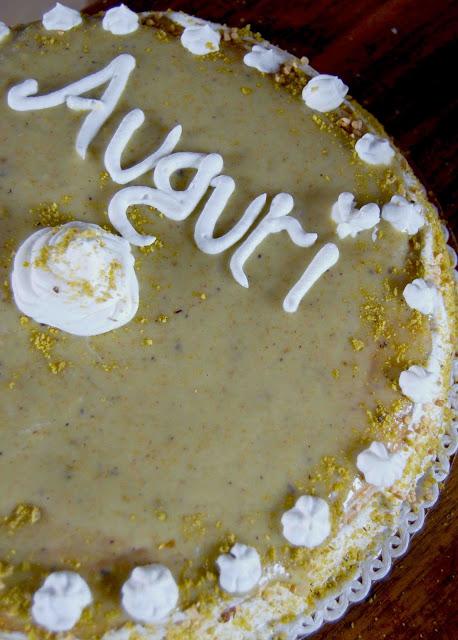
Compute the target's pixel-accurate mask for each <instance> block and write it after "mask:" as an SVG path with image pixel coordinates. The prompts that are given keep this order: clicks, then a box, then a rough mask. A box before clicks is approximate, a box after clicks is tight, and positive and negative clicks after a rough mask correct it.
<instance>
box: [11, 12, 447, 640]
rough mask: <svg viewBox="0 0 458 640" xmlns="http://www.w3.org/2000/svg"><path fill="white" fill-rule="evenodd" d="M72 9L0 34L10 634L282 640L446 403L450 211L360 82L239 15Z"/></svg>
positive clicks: (394, 495)
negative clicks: (361, 97) (281, 43)
mask: <svg viewBox="0 0 458 640" xmlns="http://www.w3.org/2000/svg"><path fill="white" fill-rule="evenodd" d="M78 18H79V16H75V15H74V12H73V13H71V14H68V13H66V10H65V8H63V7H59V6H58V7H57V8H56V9H55V10H54V13H53V14H52V15H50V16H48V18H47V19H46V20H44V22H43V23H42V22H39V23H35V24H31V25H29V26H27V27H24V28H22V27H20V28H16V29H12V30H11V32H8V33H7V32H5V35H4V37H3V40H2V42H1V44H0V65H1V68H2V74H1V77H0V95H1V97H2V99H1V100H0V122H1V123H2V124H1V131H0V145H1V150H2V151H1V154H0V163H1V165H0V241H1V247H0V268H1V270H2V274H1V275H2V278H1V281H2V284H3V289H2V304H1V308H0V314H1V322H0V347H1V359H0V384H1V404H0V429H1V438H0V486H1V487H2V489H3V490H2V492H1V495H0V630H3V632H4V633H5V634H6V635H5V636H4V637H8V635H7V632H13V631H19V632H24V633H25V634H26V636H27V635H28V637H30V638H40V637H49V634H51V636H52V633H53V632H59V631H69V630H70V629H71V631H70V634H71V637H77V638H87V639H92V638H98V637H102V636H103V635H104V634H105V633H106V632H108V631H113V630H116V629H119V632H117V633H118V634H119V638H131V640H134V638H138V637H150V638H154V639H156V638H166V639H167V640H178V639H186V640H196V639H199V640H201V639H204V638H218V639H224V638H227V639H231V640H232V639H248V638H253V639H254V638H259V639H261V638H265V639H267V638H273V637H282V636H281V633H283V634H284V637H287V635H288V632H287V631H285V630H284V628H283V627H284V625H286V623H288V622H291V621H292V620H293V619H294V618H295V616H296V615H298V614H300V613H303V612H306V611H312V610H313V608H314V606H315V604H316V602H317V601H318V600H319V598H320V597H322V596H323V595H324V594H325V593H327V592H330V591H332V590H333V589H336V588H337V587H338V586H339V584H341V583H342V581H343V580H345V579H346V578H348V577H349V576H351V575H352V572H354V571H355V570H356V567H357V566H358V565H359V563H360V562H361V561H362V560H363V559H364V558H366V557H367V556H368V554H369V553H372V552H374V551H375V550H376V549H377V544H378V542H379V540H380V539H381V536H382V535H383V533H384V532H385V531H387V530H389V529H390V528H391V527H393V526H394V524H395V521H396V517H397V514H398V512H399V509H400V506H401V504H402V502H403V501H404V500H407V499H410V500H414V487H415V482H416V479H417V477H418V476H419V475H421V474H422V473H423V472H424V471H425V470H426V469H427V466H428V461H429V460H430V459H431V458H432V456H433V455H434V452H435V451H436V449H437V446H438V441H439V438H440V436H441V435H442V433H443V432H444V429H445V425H446V423H447V420H448V419H450V415H449V414H450V412H449V410H448V409H447V396H448V386H449V380H450V372H451V363H452V357H453V352H454V340H455V333H454V332H455V324H454V314H455V289H454V279H453V272H452V264H451V260H450V257H449V253H448V251H447V248H446V245H445V242H444V239H443V236H442V233H441V229H440V225H439V220H438V217H437V213H436V212H435V210H434V208H433V207H432V206H431V205H430V204H429V203H428V202H427V201H426V200H425V197H424V194H423V191H422V188H421V187H420V185H419V184H418V183H417V181H416V180H415V178H414V177H413V176H412V174H411V173H410V169H409V167H408V166H407V164H406V162H405V160H404V159H403V158H402V156H400V154H399V153H398V152H397V151H396V150H395V149H394V147H393V145H392V143H391V142H389V141H388V140H387V138H386V134H385V133H384V131H383V130H382V128H381V127H380V125H379V124H378V123H377V122H375V121H374V120H373V119H372V118H371V117H370V116H369V115H368V114H367V113H365V112H363V110H362V109H361V108H360V107H359V106H358V105H357V104H355V103H354V102H353V101H352V100H351V99H348V97H347V98H346V97H345V96H346V93H347V90H348V88H347V87H346V85H344V84H343V82H342V81H340V80H339V79H336V78H333V76H317V75H316V72H314V71H313V69H311V68H310V67H309V66H308V64H307V62H306V61H304V60H302V61H298V60H296V59H295V58H293V57H292V56H290V55H289V54H286V53H285V52H282V51H279V50H277V49H274V48H269V47H268V45H267V43H265V42H264V41H263V40H262V39H261V37H260V36H259V35H258V34H253V33H252V32H251V31H249V29H242V30H236V29H229V28H226V27H221V26H216V25H209V24H207V23H204V22H203V21H199V20H193V19H190V18H188V17H186V16H184V15H183V14H178V15H177V14H172V13H169V14H148V15H142V16H140V17H138V16H136V15H135V14H133V13H132V12H130V11H129V10H127V9H126V8H125V7H124V8H121V9H116V10H112V12H108V13H107V14H106V15H105V17H104V18H103V16H101V17H95V18H87V17H84V18H83V20H82V21H81V22H80V21H79V20H78ZM46 25H47V26H46ZM62 25H64V26H62ZM66 25H68V26H66ZM119 57H120V60H121V62H120V63H119V65H118V62H113V61H116V60H118V59H119ZM109 65H112V66H109ZM113 65H114V66H113ZM116 65H118V66H119V68H118V66H116ZM126 65H127V66H126ZM107 67H108V68H109V69H108V71H107V72H106V77H105V76H104V77H103V80H101V81H100V82H99V84H94V85H93V86H91V87H90V90H89V91H88V89H87V85H84V86H86V88H85V89H84V86H83V89H84V90H83V89H81V86H82V85H79V84H78V83H79V82H80V81H81V80H82V79H87V78H91V77H92V76H93V74H96V73H98V72H101V71H102V70H104V69H107ZM111 69H115V70H114V71H113V72H111V71H110V70H111ZM123 74H124V75H123ZM97 77H99V76H97ZM312 77H313V78H314V80H313V83H310V79H311V78H312ZM32 78H33V79H34V80H36V83H37V85H36V87H35V88H36V91H35V90H34V91H28V92H26V91H25V89H24V90H23V89H21V88H19V89H17V87H21V86H22V87H24V86H26V85H22V84H21V83H24V81H25V80H29V79H32ZM30 86H31V85H29V87H30ZM69 86H71V87H73V89H70V90H68V91H67V93H65V92H63V93H61V94H59V95H60V96H61V98H59V99H57V98H56V99H55V100H54V102H53V99H51V98H49V99H47V100H48V103H49V104H45V105H44V107H43V106H41V107H38V106H33V105H37V104H38V103H37V102H33V101H34V100H36V99H35V98H34V97H33V96H32V94H34V95H37V96H44V95H48V94H49V95H51V94H52V95H56V94H55V92H57V91H60V90H61V89H62V88H64V87H69ZM107 87H108V88H107ZM307 87H308V88H307ZM21 91H22V93H21ZM104 92H105V93H104ZM116 92H117V93H116ZM102 94H103V95H102ZM30 96H32V97H30ZM37 100H38V98H37ZM40 100H41V98H40ZM59 100H60V101H59ZM27 101H32V102H27ZM40 104H41V103H40ZM21 105H22V106H21ZM24 105H25V106H24ZM139 110H141V111H142V112H143V116H142V114H141V113H139ZM132 112H134V113H133V115H129V114H132ZM126 117H128V120H126V121H123V118H126ZM122 121H123V122H124V126H127V127H128V126H129V123H134V124H135V126H134V127H133V128H132V129H131V130H130V135H128V136H127V137H125V138H123V137H122V135H121V134H122V130H120V129H119V127H120V123H121V122H122ZM94 123H95V124H94ZM120 140H123V142H122V144H121V143H120ZM119 144H121V146H120V147H119V146H117V145H119ZM355 144H357V148H356V149H355ZM161 145H162V146H161ZM116 149H117V151H116ZM155 152H157V153H156V154H155V155H153V156H152V155H151V154H154V153H155ZM116 153H118V155H119V157H118V161H119V166H117V160H116V157H115V154H116ZM179 153H180V154H181V155H179V156H178V155H173V154H179ZM197 154H201V155H199V156H198V155H197ZM121 156H122V161H121ZM150 156H151V157H150ZM146 158H150V159H149V160H148V161H145V162H143V161H144V159H146ZM142 162H143V164H142V165H141V167H140V169H139V171H134V172H133V173H134V175H132V172H130V174H128V175H127V177H126V172H125V171H123V170H125V169H127V168H129V167H132V166H136V165H137V164H138V163H142ZM205 163H207V165H208V168H207V169H205V167H204V164H205ZM204 169H205V170H207V172H211V171H213V174H212V176H213V177H211V176H210V177H208V181H207V183H205V179H206V178H205V177H203V176H204ZM221 174H224V176H226V178H224V179H223V180H222V179H221V178H220V177H218V176H220V175H221ZM209 175H210V174H209ZM124 178H125V179H124ZM231 179H232V182H231ZM199 180H200V182H199ZM211 180H213V181H211ZM167 181H169V182H167ZM218 181H219V182H218ZM218 184H219V185H220V187H218ZM164 185H165V186H164ZM189 185H191V186H189ZM199 185H200V186H199ZM202 185H203V187H202ZM200 187H202V195H201V197H197V195H196V194H197V193H198V192H199V191H198V190H199V188H200ZM218 188H219V189H221V193H223V190H224V189H226V188H227V189H228V191H227V192H225V191H224V193H226V195H227V198H226V199H224V197H223V199H222V200H217V197H216V195H217V190H218ZM178 192H180V193H178ZM229 192H230V194H231V195H230V198H229ZM120 193H121V195H119V194H120ZM212 194H215V197H213V195H212ZM279 194H283V195H281V196H279ZM285 194H288V195H285ZM193 197H195V199H196V202H195V206H193V207H192V210H191V209H190V210H189V211H188V210H187V209H186V206H188V205H189V207H190V204H189V203H190V202H192V198H193ZM212 197H213V200H211V198H212ZM218 197H219V196H218ZM275 198H277V199H275ZM226 200H227V202H226ZM218 202H220V204H221V205H222V206H221V207H220V209H221V212H219V211H218V210H217V209H218V207H217V204H218ZM145 203H146V204H145ZM252 203H254V204H253V208H252V209H249V206H250V205H251V204H252ZM413 203H414V204H413ZM148 204H153V205H154V206H147V205H148ZM223 205H224V206H223ZM277 205H278V210H277V209H276V207H277ZM290 205H291V206H290ZM281 207H283V209H284V210H283V209H282V211H283V213H282V214H281V215H280V214H279V213H278V211H280V209H281ZM291 207H292V211H290V210H291ZM269 212H270V213H269ZM217 214H218V215H217ZM266 214H267V215H268V217H267V218H266V217H265V216H266ZM211 216H213V218H212V219H213V223H215V224H216V228H215V229H213V227H212V224H213V223H212V224H210V223H209V222H208V220H209V219H210V218H211ZM242 216H247V217H246V218H245V220H246V221H247V222H246V225H245V227H246V228H242V227H241V226H240V224H242V223H240V224H239V225H238V226H236V225H237V223H238V222H239V221H240V220H241V218H242ZM250 216H251V217H250ZM269 216H270V217H269ZM198 221H199V222H198ZM205 221H206V222H205ZM75 223H78V224H75ZM129 223H130V224H129ZM64 225H66V226H64ZM131 225H132V226H131ZM132 227H133V228H134V229H132ZM40 230H41V233H39V234H38V236H33V234H36V233H37V232H40ZM69 230H73V231H71V235H70V236H69V235H68V234H69V233H70V231H69ZM75 230H76V231H75ZM231 230H232V231H231ZM238 230H239V231H240V233H238ZM281 230H283V231H286V233H278V231H281ZM134 231H135V233H134ZM75 233H77V234H79V235H77V237H76V238H75V235H74V234H75ZM231 234H232V235H231ZM121 236H123V237H121ZM94 237H96V240H97V242H96V245H95V246H96V249H94V251H96V253H93V245H92V244H91V242H94ZM219 237H225V238H226V241H224V242H220V244H219V245H218V247H217V248H216V249H215V251H213V250H210V249H209V247H210V245H211V246H212V247H213V246H216V245H214V244H212V242H214V240H213V239H214V238H219ZM36 238H38V240H37V242H38V241H39V242H40V243H41V244H40V245H39V250H38V249H37V251H35V253H34V251H33V246H35V245H34V244H33V242H35V239H36ZM199 238H200V239H199ZM44 239H46V242H47V243H48V244H43V243H44ZM129 242H130V243H131V244H130V245H129ZM31 247H32V248H31ZM50 247H51V248H50ZM53 247H54V248H53ZM56 247H57V248H56ZM115 249H116V251H115ZM26 250H27V251H26ZM27 252H28V253H27ZM110 252H111V253H110ZM119 256H121V257H119ZM132 256H133V257H132ZM133 259H135V265H133V262H132V261H133ZM326 260H328V261H326ZM133 269H135V273H133ZM12 273H13V277H11V274H12ZM75 274H76V275H75ZM137 281H138V282H137ZM62 283H63V284H62ZM247 284H248V285H249V286H248V287H246V285H247ZM241 285H243V286H241ZM296 285H297V286H296ZM62 287H64V288H63V289H62ZM137 287H138V289H137ZM32 290H33V297H30V296H31V294H30V291H32ZM100 292H102V293H100ZM288 292H291V294H292V296H293V297H291V296H290V297H289V298H287V294H288ZM26 293H27V296H26ZM102 294H103V295H102ZM293 294H294V295H293ZM56 296H60V298H56ZM24 300H26V302H24ZM137 304H138V310H137V312H136V313H135V309H136V305H137ZM69 305H70V306H69ZM100 305H105V306H104V307H103V310H102V311H103V313H102V312H101V309H100ZM120 305H121V306H120ZM126 305H127V306H126ZM83 307H84V309H83V311H81V309H82V308H83ZM37 308H39V312H36V309H37ZM105 308H106V309H107V310H105ZM62 309H64V311H62V312H61V310H62ZM94 309H95V310H96V311H94ZM88 310H89V311H88ZM93 313H94V314H95V315H96V316H97V321H94V323H93V324H91V322H92V320H91V318H92V315H91V314H93ZM101 313H102V316H101V317H102V320H100V314H101ZM81 314H82V315H81ZM132 316H134V317H132ZM34 318H35V319H34ZM53 318H54V319H53ZM61 318H63V319H64V320H62V319H61ZM131 318H132V319H131ZM36 320H38V321H39V322H48V324H39V322H36ZM110 323H113V324H112V325H111V324H110ZM74 327H78V329H75V328H74ZM97 327H98V328H97ZM110 329H115V330H110ZM95 334H100V335H95ZM134 623H142V624H145V625H146V626H144V627H143V626H142V627H140V626H134ZM282 625H283V627H282ZM121 628H122V630H121ZM282 628H283V631H282ZM285 628H286V627H285ZM1 633H2V632H1V631H0V635H1ZM2 637H3V636H2ZM110 637H111V638H112V637H118V636H117V635H116V634H115V635H114V636H110Z"/></svg>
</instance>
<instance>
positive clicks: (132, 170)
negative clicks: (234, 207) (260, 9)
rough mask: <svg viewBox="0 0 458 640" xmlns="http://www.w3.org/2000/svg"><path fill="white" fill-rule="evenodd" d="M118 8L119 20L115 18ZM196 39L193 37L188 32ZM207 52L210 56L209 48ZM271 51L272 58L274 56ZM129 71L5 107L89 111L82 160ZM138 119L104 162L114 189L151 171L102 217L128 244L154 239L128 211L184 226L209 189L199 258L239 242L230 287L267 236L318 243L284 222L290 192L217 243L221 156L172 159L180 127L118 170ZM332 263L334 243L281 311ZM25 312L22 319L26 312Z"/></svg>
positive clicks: (26, 94) (121, 129)
mask: <svg viewBox="0 0 458 640" xmlns="http://www.w3.org/2000/svg"><path fill="white" fill-rule="evenodd" d="M118 9H119V11H118V12H116V13H113V14H110V16H111V17H112V18H113V21H114V18H116V19H118V18H120V17H121V16H126V15H130V14H129V12H130V10H128V9H126V10H124V9H123V8H122V7H121V8H118ZM121 9H122V13H120V11H121ZM107 15H108V14H107ZM105 17H107V16H105ZM110 24H112V23H110ZM113 24H114V22H113ZM189 30H194V32H195V30H199V33H201V35H202V34H207V36H211V37H212V38H213V37H215V38H216V39H217V41H218V43H219V39H220V33H219V31H217V30H216V29H214V28H212V27H210V26H209V25H208V24H199V23H196V24H193V26H187V27H186V29H185V31H184V32H183V36H184V35H185V33H186V31H188V36H189ZM212 34H213V35H212ZM194 35H196V34H195V33H194ZM193 37H194V36H193ZM206 49H207V51H208V47H207V48H206ZM272 51H274V52H275V53H276V54H277V51H276V50H272ZM252 53H256V54H259V55H261V54H262V55H264V54H265V51H263V52H261V51H260V50H256V51H252ZM267 55H268V57H269V59H270V60H272V59H273V58H272V56H271V55H270V54H269V53H268V52H267ZM278 55H280V54H278ZM277 58H278V56H277ZM277 61H278V60H277ZM135 64H136V63H135V59H134V58H133V57H132V56H131V55H129V54H121V55H119V56H118V57H116V58H115V59H114V60H112V62H111V63H110V64H108V65H107V66H106V67H105V68H104V69H101V70H100V71H98V72H95V73H93V74H91V75H89V76H87V77H85V78H82V79H81V80H79V81H77V82H74V83H71V84H70V85H68V86H66V87H64V88H62V89H59V90H56V91H54V92H51V93H48V94H46V95H42V96H37V95H35V94H36V93H37V91H38V84H37V82H36V81H35V80H25V81H24V82H22V83H21V84H19V85H16V86H15V87H13V88H12V89H10V90H9V92H8V104H9V106H10V107H11V108H12V109H15V110H18V111H28V110H33V109H46V108H51V107H55V106H58V105H60V104H66V105H67V106H68V107H69V108H71V109H74V110H85V111H89V112H90V113H89V114H88V115H87V116H86V118H85V120H84V121H83V124H82V126H81V128H80V131H79V133H78V135H77V139H76V149H77V152H78V153H79V155H80V156H81V157H82V158H84V157H85V155H86V152H87V149H88V146H89V144H90V143H91V142H92V140H93V139H94V137H95V136H96V135H97V133H98V131H99V130H100V128H101V127H102V125H103V124H104V123H105V121H106V120H107V119H108V117H109V116H110V115H111V113H112V112H113V110H114V109H115V107H116V105H117V103H118V101H119V98H120V97H121V95H122V92H123V91H124V89H125V86H126V84H127V81H128V79H129V76H130V73H131V72H132V70H133V69H134V67H135ZM107 82H108V87H107V88H106V90H105V91H104V93H103V95H102V96H101V98H100V99H95V98H85V97H83V95H82V94H84V93H87V92H88V91H91V90H93V89H95V88H97V87H99V86H101V85H103V84H105V83H107ZM144 120H145V116H144V113H143V111H142V110H141V109H133V110H132V111H130V112H129V113H127V114H126V115H125V116H124V117H123V119H122V120H121V122H120V124H119V125H118V128H117V130H116V132H115V133H114V135H113V136H112V138H111V140H110V142H109V144H108V146H107V148H106V151H105V155H104V161H105V167H106V170H107V171H108V173H109V175H110V176H111V178H112V179H113V181H115V182H117V183H119V184H126V183H128V182H131V181H132V180H135V179H137V178H138V177H140V176H141V175H143V174H144V173H146V172H148V171H150V170H152V171H153V183H154V185H155V186H154V187H148V186H129V187H126V188H124V189H121V190H120V191H119V192H118V193H116V194H115V195H114V196H113V198H112V199H111V201H110V203H109V206H108V215H109V218H110V221H111V223H112V224H113V226H114V227H115V228H116V229H117V231H118V232H119V233H120V234H121V235H122V236H123V238H124V239H125V240H127V241H128V242H129V243H131V244H133V245H137V246H146V245H149V244H152V243H153V242H154V241H155V237H154V236H151V235H150V236H147V235H142V234H140V233H138V232H137V231H136V230H135V229H134V227H133V226H132V224H131V223H130V221H129V219H128V209H129V207H130V206H132V205H146V206H150V207H154V208H156V209H158V210H159V211H160V212H162V213H163V214H164V215H165V216H166V217H168V218H169V219H171V220H175V221H182V220H185V219H186V218H187V217H188V216H189V215H191V213H192V212H193V211H194V209H195V208H196V207H197V206H198V204H199V202H200V201H201V199H202V198H203V197H204V195H205V193H206V192H207V190H208V189H209V188H212V189H213V192H212V193H211V194H210V196H209V198H208V200H207V202H206V203H205V205H204V207H203V210H202V212H201V214H200V216H199V217H198V220H197V222H196V227H195V233H194V237H195V242H196V244H197V246H198V247H199V248H200V249H201V250H202V251H204V252H205V253H208V254H216V253H220V252H223V251H225V250H226V249H228V248H230V247H231V246H233V245H234V244H236V243H237V242H239V241H242V242H241V244H240V246H239V247H238V248H237V249H236V251H235V252H234V254H233V256H232V258H231V260H230V269H231V272H232V275H233V277H234V278H235V280H236V281H237V282H238V283H239V284H241V285H242V286H243V287H248V278H247V276H246V274H245V271H244V265H245V263H246V261H247V260H248V259H249V257H250V256H251V255H252V254H253V252H254V251H255V250H256V248H257V246H258V245H259V244H260V243H261V242H262V241H263V240H264V239H265V238H267V237H268V236H269V235H271V234H273V233H278V232H280V231H286V232H287V234H288V235H289V237H290V239H291V240H292V242H293V243H294V244H296V245H298V246H300V247H310V246H312V245H313V244H314V243H315V242H316V240H317V234H316V233H308V232H306V231H305V230H304V229H303V227H302V225H301V223H300V222H299V220H297V219H296V218H294V217H291V216H289V213H290V212H291V211H292V209H293V206H294V199H293V197H292V196H291V195H290V194H288V193H279V194H277V195H275V196H274V197H273V199H272V202H271V205H270V209H269V211H268V212H267V214H266V215H265V216H264V217H263V218H262V219H261V221H260V222H259V223H258V225H257V227H256V228H255V229H253V230H252V231H251V232H250V227H251V226H252V225H253V224H254V222H255V221H256V219H257V218H258V216H259V215H260V214H261V211H262V209H263V208H264V206H265V204H266V200H267V195H266V194H261V195H259V196H257V197H256V198H254V200H253V201H252V202H250V203H248V206H247V208H246V210H245V212H244V213H243V215H242V216H241V217H240V219H239V220H238V222H237V223H236V224H235V225H234V226H233V227H232V228H231V229H230V230H229V231H227V232H226V233H225V234H223V235H222V236H220V237H214V232H215V226H216V224H217V221H218V219H219V217H220V216H221V214H222V212H223V210H224V208H225V207H226V205H227V203H228V200H229V198H230V196H231V194H232V193H233V191H234V188H235V183H234V180H233V179H232V178H230V177H229V176H224V175H221V171H222V169H223V159H222V157H221V156H220V155H219V154H217V153H210V154H203V153H194V152H187V151H180V152H175V151H174V149H175V147H176V145H177V144H178V142H179V140H180V137H181V133H182V128H181V126H180V125H176V126H175V127H174V128H172V130H171V131H170V132H169V133H168V135H167V136H166V137H165V139H164V140H163V142H162V144H161V145H160V146H159V147H158V148H157V149H156V150H155V151H154V152H153V153H151V154H150V155H149V156H147V157H146V158H144V159H143V160H142V161H140V162H138V163H137V164H134V165H132V166H130V167H128V168H123V167H122V166H121V160H122V155H123V152H124V150H125V148H126V146H127V145H128V143H129V141H130V139H131V137H132V136H133V135H134V133H135V132H136V131H137V130H138V129H139V127H140V126H141V125H142V124H143V123H144ZM182 169H194V170H195V174H194V176H193V178H192V179H191V180H190V183H189V184H188V186H187V188H185V189H182V190H176V189H174V188H173V187H172V184H171V178H172V175H173V174H174V173H175V172H177V171H180V170H182ZM350 195H351V194H350ZM351 197H352V196H351ZM369 206H373V207H376V205H366V207H369ZM350 209H351V208H350ZM363 209H364V207H363ZM363 209H362V210H361V212H358V213H359V215H356V212H355V210H351V211H350V213H351V214H352V215H353V218H354V219H353V218H352V219H351V220H350V219H349V220H347V221H346V224H347V226H348V227H349V231H347V232H346V233H347V234H348V233H351V234H352V235H354V234H355V233H357V230H356V231H355V229H359V228H360V227H362V228H367V222H366V221H365V219H366V215H365V213H366V212H365V211H363ZM361 220H362V221H361ZM358 225H359V226H358ZM364 225H366V226H364ZM247 233H248V235H247V236H246V238H245V240H243V236H244V235H245V234H247ZM343 237H345V236H343ZM27 246H28V245H27ZM338 257H339V252H338V249H337V247H336V246H335V245H334V244H333V243H328V244H327V245H325V246H324V247H322V248H321V249H320V251H319V252H318V253H317V254H316V255H315V257H314V258H313V260H312V261H311V263H310V264H309V266H308V267H306V269H305V271H304V273H303V275H302V276H301V278H300V280H299V281H298V282H297V283H296V284H295V285H294V286H293V287H292V289H291V290H290V292H289V293H288V294H287V296H286V298H285V300H284V305H283V307H284V309H285V310H286V311H288V312H294V311H296V310H297V308H298V305H299V303H300V301H301V300H302V298H303V297H304V295H305V294H306V293H307V291H308V290H309V289H310V287H311V286H312V285H313V284H314V283H315V282H316V281H317V280H318V279H319V278H320V277H321V275H322V274H323V273H324V272H325V271H326V270H327V269H329V268H330V267H332V266H333V265H334V264H335V263H336V261H337V260H338ZM24 313H26V312H25V311H24ZM113 328H114V327H113Z"/></svg>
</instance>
